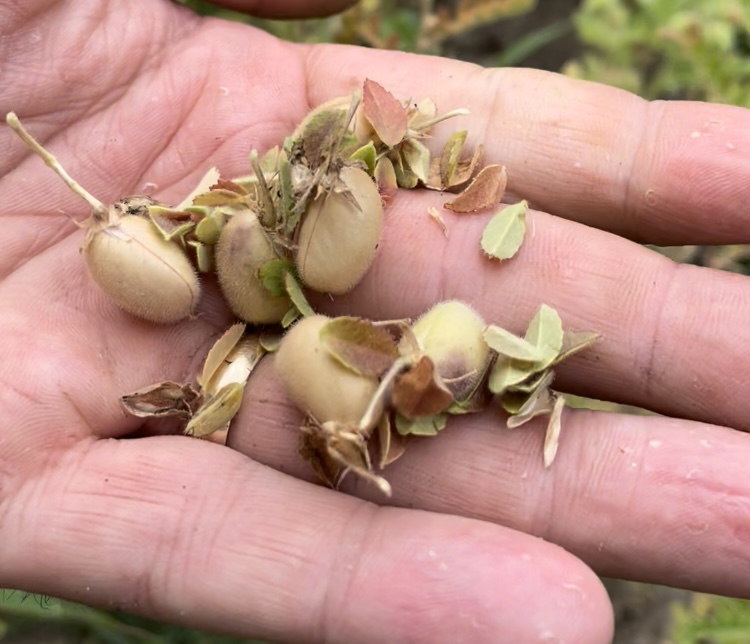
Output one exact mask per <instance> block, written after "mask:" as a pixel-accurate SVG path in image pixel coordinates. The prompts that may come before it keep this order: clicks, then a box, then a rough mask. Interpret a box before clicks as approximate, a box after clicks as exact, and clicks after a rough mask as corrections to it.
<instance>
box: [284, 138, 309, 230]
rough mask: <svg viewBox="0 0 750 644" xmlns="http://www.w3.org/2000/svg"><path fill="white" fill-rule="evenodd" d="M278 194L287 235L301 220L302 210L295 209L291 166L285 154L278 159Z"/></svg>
mask: <svg viewBox="0 0 750 644" xmlns="http://www.w3.org/2000/svg"><path fill="white" fill-rule="evenodd" d="M279 192H280V199H281V210H282V213H283V222H284V230H285V231H286V233H287V234H291V233H292V232H294V229H295V228H296V227H297V224H298V223H299V220H300V219H301V218H302V211H303V209H302V208H295V207H294V206H295V200H294V187H293V186H292V166H291V164H290V163H289V159H288V158H287V155H286V153H285V152H284V153H282V155H281V157H280V158H279Z"/></svg>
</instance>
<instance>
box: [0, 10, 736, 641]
mask: <svg viewBox="0 0 750 644" xmlns="http://www.w3.org/2000/svg"><path fill="white" fill-rule="evenodd" d="M49 4H50V3H46V2H29V1H28V0H25V1H21V0H18V1H13V0H10V1H6V2H4V3H2V4H1V5H0V61H2V63H0V88H2V89H0V111H1V112H3V113H5V112H7V111H9V110H15V111H16V112H17V113H18V114H19V116H20V117H21V118H22V119H23V120H24V122H25V124H26V126H27V127H28V128H29V129H30V130H31V131H32V133H33V134H34V135H35V136H36V137H37V138H39V139H40V140H41V141H42V142H43V143H44V144H45V145H46V146H47V147H48V148H50V149H51V150H52V151H53V153H54V154H56V155H57V156H58V158H59V159H60V160H61V162H62V163H63V164H64V165H65V166H66V168H67V169H68V171H69V172H70V173H71V174H72V175H73V176H74V177H75V178H76V179H77V180H79V181H80V182H81V183H82V184H83V185H84V186H85V187H86V188H87V189H88V190H89V191H91V192H92V193H93V194H94V195H96V196H97V197H98V198H99V199H101V200H102V201H105V202H111V201H114V200H116V199H117V198H119V197H121V196H124V195H128V194H133V193H142V192H149V193H151V194H154V196H156V197H158V198H159V199H161V200H164V201H172V202H175V201H178V200H179V199H181V198H182V197H183V196H184V195H185V194H186V193H187V192H188V191H189V190H190V188H191V187H192V186H193V184H194V183H195V182H196V181H197V179H198V178H199V177H200V176H201V175H202V174H203V172H204V171H205V170H206V169H207V168H208V167H209V166H210V165H217V166H218V167H219V169H220V171H221V172H222V174H223V175H226V176H232V175H237V174H244V173H246V172H247V152H248V151H249V149H250V148H252V147H255V148H258V149H260V150H265V149H267V148H268V147H270V146H272V145H275V144H277V143H279V142H280V141H282V140H283V138H284V136H285V135H287V134H288V133H289V132H291V130H292V129H293V127H294V125H295V124H296V123H297V122H298V121H299V119H300V118H301V117H302V116H303V115H304V114H305V113H306V112H307V111H308V110H309V109H310V107H312V106H314V105H316V104H319V103H321V102H323V101H324V100H326V99H328V98H332V97H334V96H337V95H341V94H345V93H348V92H349V91H351V90H352V89H353V88H354V87H356V86H359V85H361V83H362V81H363V80H364V79H365V78H368V77H369V78H372V79H374V80H376V81H378V82H380V83H382V84H383V85H384V86H386V87H387V88H388V89H389V90H391V91H392V92H393V93H394V94H395V95H396V96H398V97H409V96H411V97H413V98H415V99H419V98H423V97H428V96H429V97H432V98H433V99H435V100H436V102H437V103H438V106H439V108H440V109H441V110H448V109H452V108H455V107H468V108H469V109H470V110H471V112H472V115H471V116H470V117H466V118H464V119H463V122H462V125H461V126H462V127H466V128H467V129H468V130H469V132H470V142H471V143H472V144H474V145H476V144H478V143H479V142H483V143H484V144H485V146H486V149H487V153H488V161H494V162H500V163H504V164H506V165H507V167H508V173H509V177H510V189H511V191H512V192H513V193H515V194H517V195H519V196H522V197H524V198H528V199H529V200H530V201H531V203H532V205H533V206H534V207H535V208H536V209H537V210H534V211H532V212H531V213H530V215H529V235H528V239H527V242H526V244H525V246H524V247H523V248H522V250H521V252H520V253H519V255H518V257H517V258H516V259H514V260H513V261H512V262H509V263H508V264H507V265H502V266H498V265H493V264H491V263H490V262H488V261H486V260H485V259H484V258H483V257H482V256H481V253H480V252H479V247H478V239H479V235H480V233H481V228H482V226H483V225H484V223H485V218H484V217H483V216H470V217H466V216H464V217H463V218H460V217H451V216H449V215H448V214H446V221H447V225H448V232H449V235H448V238H447V239H445V238H444V237H443V235H442V232H441V231H440V230H439V229H438V227H437V226H435V224H434V222H432V221H431V220H430V219H429V217H428V215H427V209H428V208H429V207H430V206H433V205H434V206H440V204H441V203H442V200H441V198H440V196H439V195H435V194H431V195H424V194H419V193H409V194H406V195H398V196H397V197H396V198H395V199H394V201H393V202H392V204H391V206H389V210H388V212H387V229H386V232H385V235H384V238H383V241H382V244H381V249H380V251H379V255H378V258H377V260H376V263H375V265H374V266H373V268H372V269H371V271H370V273H369V274H368V276H367V277H366V278H365V280H364V282H363V283H362V284H361V286H360V287H359V288H358V289H357V290H356V291H355V292H354V293H353V294H352V295H350V296H347V297H343V298H339V299H337V300H336V301H335V302H333V303H331V304H330V311H332V312H334V311H335V312H342V311H347V312H357V313H361V314H366V315H369V316H373V317H376V318H388V317H391V318H392V317H396V316H413V315H417V314H419V313H421V312H422V311H424V310H425V309H426V308H428V307H429V306H430V305H431V304H433V303H434V302H435V301H438V300H440V299H445V298H449V297H451V298H460V299H463V300H466V301H468V302H470V303H472V304H473V305H475V306H476V307H477V309H478V310H480V311H481V312H482V313H483V315H484V316H485V317H486V318H487V319H488V320H491V321H492V322H494V323H498V324H503V325H505V326H508V327H509V328H514V329H516V330H520V329H521V328H522V327H523V325H524V324H525V322H526V321H527V320H528V319H529V318H530V317H531V315H532V314H533V312H534V311H535V310H536V308H537V307H538V306H539V304H540V303H542V302H545V303H548V304H550V305H552V306H554V307H555V308H557V309H558V310H559V311H560V312H561V314H562V316H563V320H564V322H565V324H566V326H567V327H569V328H572V329H588V330H595V331H597V332H599V333H601V334H602V338H603V339H602V341H601V342H600V343H599V344H598V345H597V346H596V347H595V348H594V349H592V350H590V351H588V352H586V353H585V354H581V355H580V356H579V357H576V358H575V359H574V360H571V361H570V364H569V365H566V366H565V368H563V369H561V370H560V377H559V380H558V382H557V386H558V387H561V388H563V389H565V390H569V391H574V392H576V393H581V394H585V395H589V396H593V397H598V398H604V399H609V400H614V401H618V402H625V403H631V404H636V405H639V406H642V407H644V408H648V409H651V410H653V411H656V412H660V413H662V414H665V415H666V416H672V417H673V418H669V417H662V416H654V417H643V416H625V415H610V414H604V413H594V412H583V411H570V412H567V413H566V415H565V419H564V434H563V437H562V444H561V448H560V453H559V455H558V459H557V461H556V462H555V464H554V466H553V467H552V468H551V469H550V470H544V469H543V468H542V467H541V447H540V445H541V435H540V433H539V431H538V429H537V428H533V427H530V428H528V429H523V430H516V431H514V432H509V431H507V430H505V429H504V427H503V425H504V424H503V419H502V417H501V415H500V414H499V412H497V411H491V412H488V413H487V414H485V415H484V416H482V417H467V418H462V419H460V420H459V421H457V422H456V423H455V424H452V425H451V427H450V428H449V429H448V430H447V431H446V432H445V433H444V434H443V435H441V437H440V438H439V439H438V440H434V441H425V444H424V445H418V446H416V447H415V448H414V449H412V450H411V451H410V452H409V453H407V455H406V456H405V457H404V458H403V459H402V460H400V461H399V462H398V463H397V464H395V465H394V466H393V467H392V469H390V470H389V472H388V474H389V480H390V481H391V483H392V484H393V486H394V490H395V495H394V498H393V499H392V502H393V505H397V506H402V507H401V508H397V507H385V506H383V507H381V506H378V505H375V504H372V503H369V502H367V501H365V500H362V499H360V498H357V496H370V498H371V499H372V500H374V501H377V502H382V499H379V498H378V497H377V495H376V494H374V493H373V492H372V490H368V489H365V488H364V487H362V485H361V484H357V483H356V482H354V481H352V482H350V483H351V485H352V486H356V489H355V487H352V488H350V490H349V491H351V492H353V493H354V494H353V495H345V494H341V493H338V492H332V491H330V490H326V489H323V488H321V487H319V486H316V485H311V484H310V482H309V481H310V480H311V477H310V472H309V470H308V468H307V466H306V464H305V463H303V462H302V461H301V460H300V458H299V457H298V456H297V454H296V437H295V432H296V423H297V420H298V418H297V416H296V412H295V411H294V410H293V409H292V408H291V407H290V406H289V405H288V404H287V403H286V402H285V401H284V397H283V395H282V393H281V389H280V387H279V384H278V382H277V381H276V379H275V377H274V373H273V369H272V364H271V363H270V362H264V363H262V365H261V367H260V369H259V370H258V372H256V375H254V376H253V378H252V380H251V384H250V388H249V394H248V401H247V403H246V405H245V407H244V408H243V411H242V413H241V415H240V417H239V418H238V419H237V420H236V421H235V426H234V427H233V429H232V433H231V434H230V440H229V444H230V445H231V446H232V447H234V448H235V449H234V450H231V449H227V448H225V447H222V446H218V445H215V444H211V443H207V442H204V441H196V440H192V439H188V438H185V437H181V436H153V437H150V438H142V439H137V440H127V441H120V440H116V439H117V438H119V437H123V436H126V435H132V434H133V433H135V432H137V431H138V430H139V421H138V419H134V418H129V417H127V416H126V415H125V414H124V413H123V411H122V409H121V408H120V406H119V404H118V398H119V396H120V395H122V394H123V393H125V392H129V391H132V390H134V389H138V388H140V387H143V386H145V385H147V384H150V383H152V382H156V381H159V380H164V379H174V380H186V379H190V378H191V377H192V376H193V375H194V374H195V372H196V370H197V369H198V367H199V365H200V363H201V360H202V358H203V356H204V354H205V351H206V350H207V349H208V347H210V346H211V344H212V343H213V341H214V340H215V339H216V337H217V336H218V334H219V333H221V331H223V330H224V329H225V328H226V326H227V325H228V324H229V323H230V322H231V321H232V320H231V317H230V315H229V313H228V311H227V310H226V309H225V308H224V306H223V304H222V302H221V299H220V297H219V296H218V295H217V293H216V292H215V289H212V287H211V286H210V285H208V286H207V287H206V289H205V290H206V293H205V296H204V298H203V299H202V302H201V305H200V308H199V314H198V316H197V318H196V319H194V320H190V321H187V322H184V323H181V324H178V325H175V326H169V327H161V326H154V325H151V324H147V323H144V322H140V321H138V320H135V319H133V318H131V317H129V316H127V315H126V314H124V313H122V312H121V311H119V310H118V309H117V308H116V307H115V306H114V305H112V304H111V303H110V302H109V301H108V300H107V299H106V297H105V296H104V295H103V294H102V293H101V292H100V291H99V290H98V289H97V288H96V286H95V285H94V284H93V283H92V282H91V280H90V278H89V277H88V275H87V274H86V271H85V267H84V265H83V262H82V260H81V259H80V258H79V256H78V247H79V246H80V243H81V240H82V233H81V232H80V231H79V230H78V229H77V228H76V227H75V226H74V225H73V224H72V223H71V222H70V220H69V219H68V218H67V217H66V216H65V215H66V214H67V215H70V216H72V217H74V218H76V219H83V218H85V217H86V216H87V214H88V213H87V211H86V206H85V204H83V202H81V201H80V200H78V198H77V197H75V196H74V195H72V194H71V193H69V192H68V191H67V189H66V188H65V186H64V185H63V184H62V182H60V180H59V179H58V178H57V177H55V176H54V175H53V174H52V173H51V172H49V170H48V169H47V168H45V167H44V165H43V164H42V163H41V162H40V161H39V159H38V158H36V157H33V156H32V155H30V153H29V152H28V150H27V149H26V148H24V146H23V145H22V144H21V143H20V142H19V141H18V140H17V139H15V138H14V135H13V134H12V133H11V132H10V131H9V130H8V128H2V129H0V216H1V217H2V224H3V225H2V231H3V252H2V253H0V280H1V281H0V311H2V316H0V365H2V371H1V372H0V374H1V375H0V381H1V382H0V420H1V421H2V423H1V424H0V586H3V587H17V588H24V589H28V590H35V591H43V592H47V593H51V594H56V595H60V596H65V597H69V598H73V599H79V600H82V601H86V602H88V603H93V604H99V605H107V606H115V607H118V608H123V609H127V610H131V611H137V612H141V613H145V614H149V615H151V616H155V617H158V618H163V619H168V620H171V621H178V622H182V623H186V624H192V625H196V626H200V627H204V628H211V629H215V630H222V631H226V632H234V633H240V634H246V635H254V636H260V637H268V638H275V639H285V640H305V641H330V642H333V641H356V642H365V641H382V640H383V638H384V637H387V639H388V641H431V642H434V641H459V640H461V639H462V638H465V639H467V640H469V639H470V640H471V641H506V640H507V641H532V638H533V639H542V640H543V638H545V637H546V638H549V639H555V641H557V640H558V639H559V640H560V641H562V640H566V641H576V642H604V641H608V638H609V637H610V636H611V629H612V617H611V610H610V608H609V607H608V602H607V598H606V595H605V593H604V591H603V589H602V587H601V585H600V584H599V582H598V580H597V578H596V577H595V576H594V574H593V573H592V572H591V570H590V569H589V568H588V567H587V565H586V564H588V565H589V566H591V567H593V569H594V570H596V571H597V572H599V573H601V574H608V575H616V576H625V577H629V578H635V579H642V580H646V581H654V582H660V583H667V584H673V585H678V586H685V587H691V588H699V589H704V590H709V591H715V592H722V593H726V594H737V595H744V596H750V581H748V576H747V575H746V574H745V572H746V569H747V564H748V559H749V558H750V555H749V554H748V553H750V549H748V541H749V540H750V519H749V518H748V513H747V510H748V508H749V507H750V485H748V483H747V482H746V476H747V474H746V463H747V462H748V460H750V441H749V440H748V438H747V436H745V435H744V434H741V433H740V432H737V431H735V430H737V429H739V430H748V429H750V420H748V419H749V418H750V413H748V412H750V402H749V399H748V396H747V395H746V389H747V386H748V384H749V383H748V380H749V377H748V376H747V375H746V371H747V370H746V369H745V368H744V366H745V363H746V362H747V361H748V360H750V349H749V348H748V347H750V330H749V327H748V325H747V323H746V320H747V319H748V315H749V314H750V285H749V284H748V282H747V280H746V278H743V277H739V276H735V275H729V274H722V273H719V272H715V271H711V270H707V269H699V268H694V267H677V266H675V265H673V264H672V263H671V262H669V261H668V260H666V259H664V258H662V257H661V256H659V255H657V254H655V253H653V252H651V251H649V250H646V249H644V248H642V247H641V246H638V245H637V244H635V243H633V242H632V241H629V239H632V240H637V241H639V242H651V243H658V244H683V243H742V242H747V241H748V239H749V238H750V220H748V218H747V216H746V214H747V204H748V203H749V202H750V182H748V180H747V177H748V175H749V174H750V155H748V154H747V148H748V146H750V113H748V112H747V111H745V110H741V109H737V108H730V107H726V106H709V105H702V104H652V105H648V104H646V103H644V102H643V101H641V100H639V99H637V98H636V97H634V96H631V95H628V94H626V93H624V92H620V91H616V90H613V89H611V88H606V87H603V86H598V85H591V84H583V83H577V82H573V81H570V80H567V79H564V78H562V77H559V76H556V75H551V74H546V73H541V72H533V71H529V70H526V71H523V70H499V71H488V70H483V69H480V68H478V67H475V66H471V65H467V64H463V63H458V62H452V61H447V60H442V59H437V58H420V57H416V56H408V55H405V54H400V53H386V52H374V51H366V50H359V49H355V48H343V47H332V46H319V47H302V46H296V45H290V44H288V43H283V42H279V41H277V40H275V39H273V38H272V37H270V36H268V35H266V34H264V33H262V32H259V31H256V30H254V29H252V28H249V27H246V26H240V25H234V24H228V23H225V22H222V21H217V20H207V19H199V18H198V17H196V16H194V15H192V14H191V13H190V12H188V11H186V10H184V9H181V8H179V7H177V6H175V5H172V4H170V3H168V2H166V1H160V0H151V1H150V2H141V3H130V2H125V1H124V0H122V1H119V0H111V1H109V2H107V1H105V0H100V1H95V2H94V1H90V0H89V1H84V0H80V1H75V0H70V1H69V2H61V3H52V4H51V7H49V8H48V5H49ZM235 4H239V3H235ZM246 4H247V7H248V8H250V7H251V5H254V4H255V3H252V2H248V3H246ZM271 4H272V3H269V6H270V5H271ZM275 4H276V5H279V6H278V7H277V9H278V10H280V11H281V10H287V11H289V12H294V11H295V7H294V6H293V4H294V3H293V2H287V3H275ZM309 4H310V3H308V5H309ZM334 4H335V3H329V8H333V5H334ZM322 5H323V3H321V7H322ZM308 10H311V9H310V7H309V6H308ZM312 10H314V9H312ZM453 125H454V124H451V126H453ZM447 131H449V130H448V129H441V128H438V129H437V135H436V141H435V142H434V144H435V145H436V146H439V145H440V137H441V135H444V134H445V133H446V132H447ZM543 211H546V212H547V213H552V214H554V215H557V216H556V217H554V216H552V215H551V214H545V212H543ZM584 224H585V225H584ZM677 419H680V420H677ZM696 421H700V422H696ZM722 426H723V427H722ZM728 428H734V429H728ZM243 452H244V454H243ZM245 454H247V455H250V456H251V457H252V458H247V456H246V455H245ZM268 465H270V466H271V467H267V466H268ZM404 508H409V509H404ZM425 510H429V511H431V512H426V511H425ZM459 515H463V517H460V516H459ZM467 517H468V518H467ZM529 535H536V536H541V537H544V539H545V541H543V540H540V539H537V538H535V537H534V536H529ZM549 542H555V543H557V544H559V545H561V546H563V548H565V549H566V550H567V551H569V552H572V553H574V554H575V555H576V556H577V557H580V559H577V558H576V557H574V556H572V555H571V554H569V552H566V551H565V550H563V549H562V548H560V547H558V546H556V545H553V544H551V543H549ZM583 561H585V562H586V564H584V563H583Z"/></svg>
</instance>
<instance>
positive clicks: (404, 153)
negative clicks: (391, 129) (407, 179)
mask: <svg viewBox="0 0 750 644" xmlns="http://www.w3.org/2000/svg"><path fill="white" fill-rule="evenodd" d="M400 151H401V158H402V159H403V160H404V165H405V166H406V167H408V169H409V170H410V171H411V172H412V173H413V174H414V175H416V177H417V179H419V180H420V181H421V182H422V183H426V182H427V180H428V179H429V176H430V151H429V150H428V149H427V147H426V146H425V145H424V143H421V142H420V141H417V140H416V139H406V141H404V142H403V143H402V144H401V148H400Z"/></svg>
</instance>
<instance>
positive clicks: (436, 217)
mask: <svg viewBox="0 0 750 644" xmlns="http://www.w3.org/2000/svg"><path fill="white" fill-rule="evenodd" d="M427 214H428V215H429V216H430V218H431V219H432V221H434V222H435V223H436V224H437V225H438V226H440V230H441V231H442V232H443V235H445V238H446V239H447V238H448V226H447V225H446V223H445V219H443V215H441V214H440V213H439V212H438V209H437V208H435V207H434V206H431V207H429V208H428V209H427Z"/></svg>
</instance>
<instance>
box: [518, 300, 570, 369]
mask: <svg viewBox="0 0 750 644" xmlns="http://www.w3.org/2000/svg"><path fill="white" fill-rule="evenodd" d="M524 339H525V340H527V341H528V342H530V343H531V344H533V345H534V346H535V347H536V348H537V349H538V350H539V352H540V354H541V357H540V358H539V364H538V365H537V369H538V370H539V371H541V370H542V369H546V368H547V367H548V366H549V365H551V364H552V362H553V361H554V360H555V358H557V356H558V354H559V353H560V349H562V345H563V327H562V320H561V319H560V316H559V315H558V313H557V311H555V309H553V308H552V307H551V306H547V305H546V304H542V306H541V307H540V308H539V311H538V312H537V314H536V315H535V316H534V319H533V320H531V322H530V323H529V327H528V329H527V330H526V335H525V336H524Z"/></svg>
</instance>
